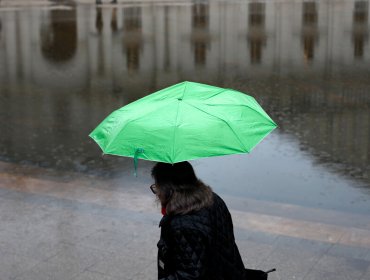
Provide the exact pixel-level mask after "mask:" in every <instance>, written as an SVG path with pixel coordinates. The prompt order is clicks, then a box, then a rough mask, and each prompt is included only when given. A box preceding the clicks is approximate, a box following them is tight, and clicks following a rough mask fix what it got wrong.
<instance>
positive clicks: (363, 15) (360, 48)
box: [352, 0, 369, 58]
mask: <svg viewBox="0 0 370 280" xmlns="http://www.w3.org/2000/svg"><path fill="white" fill-rule="evenodd" d="M368 14H369V3H368V1H364V0H360V1H356V2H355V3H354V11H353V27H352V43H353V49H354V57H355V58H362V57H363V56H364V46H365V44H366V43H367V41H368V22H369V21H368Z"/></svg>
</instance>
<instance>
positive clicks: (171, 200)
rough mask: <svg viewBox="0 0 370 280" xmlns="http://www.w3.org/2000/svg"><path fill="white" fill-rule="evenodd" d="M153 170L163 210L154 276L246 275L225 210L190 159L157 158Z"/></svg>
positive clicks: (230, 279) (215, 278)
mask: <svg viewBox="0 0 370 280" xmlns="http://www.w3.org/2000/svg"><path fill="white" fill-rule="evenodd" d="M152 176H153V178H154V180H155V184H153V185H152V186H150V188H151V190H152V191H153V193H155V194H156V196H157V198H158V200H159V202H160V203H161V206H162V214H163V218H162V220H161V222H160V225H159V226H160V227H161V237H160V240H159V242H158V279H160V280H185V279H186V280H187V279H192V280H206V279H207V280H221V279H224V280H242V279H246V278H245V277H246V276H245V269H244V265H243V262H242V259H241V257H240V254H239V250H238V247H237V246H236V244H235V239H234V230H233V223H232V220H231V215H230V213H229V210H228V209H227V207H226V205H225V203H224V201H223V200H222V199H221V198H220V197H219V196H218V195H217V194H215V193H213V192H212V189H211V188H210V187H209V186H206V185H205V184H203V182H202V181H200V180H199V179H198V178H197V177H196V175H195V173H194V170H193V168H192V166H191V165H190V163H189V162H180V163H175V164H173V165H172V164H167V163H157V164H156V165H155V166H154V167H153V169H152Z"/></svg>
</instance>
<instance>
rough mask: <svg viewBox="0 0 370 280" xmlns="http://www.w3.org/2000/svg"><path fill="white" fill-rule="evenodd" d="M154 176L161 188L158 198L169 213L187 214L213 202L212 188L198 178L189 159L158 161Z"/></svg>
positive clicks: (159, 188)
mask: <svg viewBox="0 0 370 280" xmlns="http://www.w3.org/2000/svg"><path fill="white" fill-rule="evenodd" d="M152 176H153V178H154V180H155V183H156V185H157V187H158V190H159V193H158V198H159V200H160V201H161V203H162V205H163V206H165V207H166V211H167V213H168V214H187V213H189V212H192V211H198V210H200V209H202V208H204V207H209V206H211V205H212V203H213V193H212V189H211V188H210V187H209V186H206V185H205V184H204V183H203V182H202V181H201V180H199V179H198V178H197V176H196V175H195V172H194V169H193V167H192V166H191V164H190V163H189V162H187V161H184V162H178V163H174V164H169V163H163V162H158V163H157V164H156V165H155V166H154V167H153V169H152Z"/></svg>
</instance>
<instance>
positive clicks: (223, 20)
mask: <svg viewBox="0 0 370 280" xmlns="http://www.w3.org/2000/svg"><path fill="white" fill-rule="evenodd" d="M298 1H299V0H297V1H296V2H298ZM341 3H342V2H341ZM319 5H320V6H319ZM335 5H337V6H335V9H337V10H335V11H338V13H332V11H333V10H334V9H333V7H334V4H331V2H330V3H329V2H328V3H327V4H321V2H314V1H308V2H307V1H303V0H302V1H301V4H299V5H298V4H295V5H291V3H290V4H287V3H285V2H281V3H280V2H279V4H276V3H274V1H266V2H263V1H252V2H249V3H248V5H246V4H245V2H238V3H234V2H233V3H231V2H222V3H221V2H218V1H209V2H207V1H198V0H197V1H194V2H193V5H191V6H187V5H181V6H171V5H159V6H156V7H155V8H153V6H135V5H131V6H130V7H126V6H122V7H117V6H112V7H95V6H94V5H76V8H75V9H72V10H67V11H66V10H52V11H39V10H36V9H32V11H29V10H27V11H22V12H19V11H11V12H10V11H6V12H5V11H2V12H1V14H0V16H1V21H2V25H1V29H0V36H1V37H0V39H1V41H0V43H1V48H0V59H1V62H2V64H1V66H0V98H1V102H0V109H1V113H2V116H5V117H4V118H0V124H1V127H2V129H3V130H2V133H0V151H1V154H0V157H5V158H9V159H10V160H14V161H21V160H24V159H26V160H29V161H36V162H42V161H48V162H49V164H50V165H56V166H58V167H59V166H68V164H66V162H68V160H69V162H70V164H71V165H73V166H77V167H76V168H77V169H78V168H80V167H81V166H83V165H84V164H85V162H86V161H87V159H86V158H82V159H80V158H77V157H78V156H81V157H83V156H82V155H88V154H90V155H91V154H94V152H96V153H98V151H97V149H96V146H95V145H91V146H89V144H88V140H87V137H86V135H87V134H88V133H89V130H90V129H92V128H93V126H94V125H96V123H99V122H100V121H101V119H102V118H104V116H106V115H107V114H108V113H109V112H110V111H112V108H116V107H117V106H118V105H117V104H119V105H121V104H122V105H123V104H127V102H130V101H134V100H136V99H137V98H139V97H142V96H143V95H144V94H145V93H149V92H152V91H154V90H157V89H159V88H162V87H164V86H167V85H169V84H172V83H175V82H179V81H182V80H194V81H199V82H205V83H209V84H215V85H220V86H225V87H231V88H238V89H240V90H243V91H246V92H251V93H258V94H257V95H256V97H257V99H258V100H259V101H260V100H262V101H263V103H264V104H263V105H268V106H266V108H271V109H269V113H270V114H271V115H272V116H273V118H274V119H276V120H277V121H278V122H279V126H280V129H279V131H280V132H281V133H287V134H289V135H294V137H297V138H298V140H299V141H300V143H302V146H304V147H303V148H306V149H308V148H309V149H312V150H314V151H318V152H317V154H318V158H319V159H320V158H325V159H328V161H332V162H340V163H344V164H348V165H350V166H352V167H355V168H359V169H361V170H362V171H363V172H364V173H366V172H367V173H366V174H368V176H369V177H370V169H368V168H367V166H369V164H370V152H369V151H370V138H369V137H370V132H369V129H370V125H369V123H370V116H369V107H370V100H369V94H368V93H369V91H370V85H369V82H368V73H369V65H370V50H369V48H367V47H366V46H367V45H366V44H367V40H368V25H369V20H368V10H369V5H368V1H352V2H351V3H347V2H346V4H340V3H337V4H335ZM319 8H320V13H319ZM321 11H322V12H321ZM291 15H294V16H291ZM327 15H330V17H328V16H327ZM343 15H346V17H345V19H348V18H349V20H344V19H343V18H344V17H343ZM246 22H248V24H245V23H246ZM319 23H320V24H319ZM40 27H41V29H40ZM297 27H298V30H297ZM300 27H302V29H299V28H300ZM320 28H323V30H321V29H320ZM40 30H41V31H40ZM77 30H78V32H77ZM333 30H335V32H333ZM346 30H347V31H350V32H346ZM320 31H322V32H320ZM330 32H332V33H330ZM327 33H329V34H327ZM267 34H271V36H269V37H267ZM297 34H298V36H297ZM319 34H320V44H318V39H319ZM211 35H212V36H211ZM246 35H247V38H246ZM144 38H145V40H144ZM188 38H190V40H189V39H188ZM240 38H242V40H240ZM211 39H212V40H211ZM267 39H268V40H267ZM144 43H145V44H144ZM211 43H212V48H211ZM343 44H347V45H344V46H343ZM247 45H248V49H249V51H250V52H249V53H246V52H245V50H246V49H247ZM353 51H354V53H353ZM302 53H303V54H304V57H305V59H302ZM354 54H355V55H354ZM248 56H250V59H248ZM241 58H242V59H241ZM312 59H314V60H315V63H314V64H313V63H312V64H309V65H306V64H305V62H306V61H310V60H312ZM50 61H52V62H64V63H63V67H61V65H60V64H57V63H50ZM144 61H145V63H144ZM67 62H68V63H67ZM344 62H345V63H344ZM225 65H226V67H225ZM229 65H231V66H230V68H227V67H229ZM342 65H345V67H341V66H342ZM199 66H201V67H199ZM231 67H233V68H232V69H235V71H224V68H227V69H231ZM276 69H279V71H276ZM247 72H248V75H249V74H250V75H249V76H248V75H246V73H247ZM127 73H129V74H130V75H127ZM219 73H222V74H219ZM326 74H327V75H326ZM251 75H253V76H252V78H250V76H251ZM325 75H326V76H325ZM324 76H325V78H323V77H324ZM272 78H273V79H272ZM51 93H53V94H51ZM55 93H60V94H55ZM41 99H42V100H41ZM67 107H68V108H69V110H65V109H64V108H67ZM12 116H19V118H18V119H17V118H12ZM280 116H282V117H281V118H280ZM46 120H47V121H46ZM15 128H16V129H15ZM19 131H21V132H22V135H23V134H24V135H27V137H28V136H29V138H30V139H33V140H32V141H31V140H30V144H32V145H33V146H34V149H33V150H32V151H30V149H28V148H27V147H25V145H24V141H20V140H19V139H20V135H19ZM40 131H41V132H40ZM56 131H62V133H59V134H58V132H56ZM34 134H35V135H36V136H32V135H34ZM4 135H7V136H6V137H5V136H4ZM297 135H298V136H297ZM57 136H58V137H57ZM59 136H60V137H59ZM32 137H33V138H32ZM66 138H68V141H67V140H65V139H66ZM45 139H49V140H50V141H48V142H45ZM59 146H60V147H61V148H60V149H59V148H58V149H56V148H55V147H59ZM76 147H77V148H76ZM76 149H79V150H78V151H76ZM3 151H4V152H3ZM68 151H70V153H69V152H68ZM73 152H74V153H73ZM312 154H315V153H314V152H312ZM322 154H327V155H329V156H327V157H322V156H321V155H322ZM71 155H72V156H71ZM74 156H75V158H74ZM74 161H76V164H75V162H74ZM71 162H73V163H71ZM96 162H97V161H95V163H91V168H92V169H94V168H97V167H96V165H94V164H96ZM368 182H370V179H368Z"/></svg>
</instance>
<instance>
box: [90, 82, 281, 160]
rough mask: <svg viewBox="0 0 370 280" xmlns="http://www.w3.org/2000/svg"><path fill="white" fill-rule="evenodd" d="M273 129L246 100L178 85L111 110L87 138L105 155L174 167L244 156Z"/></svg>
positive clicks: (223, 91)
mask: <svg viewBox="0 0 370 280" xmlns="http://www.w3.org/2000/svg"><path fill="white" fill-rule="evenodd" d="M276 126H277V125H276V124H275V122H274V121H273V120H272V119H271V118H270V117H269V116H268V115H267V114H266V112H265V111H264V110H263V109H262V108H261V106H260V105H259V104H258V103H257V101H256V100H255V99H254V98H253V97H251V96H248V95H246V94H244V93H241V92H238V91H235V90H232V89H224V88H219V87H215V86H210V85H205V84H200V83H193V82H182V83H179V84H175V85H173V86H170V87H168V88H165V89H162V90H160V91H157V92H155V93H153V94H150V95H148V96H146V97H143V98H141V99H139V100H137V101H135V102H132V103H130V104H128V105H126V106H124V107H122V108H120V109H118V110H116V111H114V112H113V113H111V114H110V115H109V116H108V117H107V118H106V119H105V120H104V121H103V122H102V123H100V124H99V125H98V126H97V127H96V128H95V129H94V131H93V132H92V133H91V134H90V135H89V136H90V137H91V138H92V139H94V140H95V141H96V143H98V145H99V146H100V148H101V149H102V150H103V152H104V153H105V154H110V155H118V156H127V157H133V158H135V162H136V161H137V159H138V158H140V159H145V160H152V161H160V162H167V163H176V162H180V161H186V160H192V159H197V158H204V157H212V156H220V155H228V154H241V153H249V152H250V151H251V150H252V149H253V147H255V146H256V145H257V144H258V143H259V142H260V141H261V140H262V139H263V138H264V137H265V136H267V135H268V134H269V133H270V132H271V131H272V130H273V129H274V128H276ZM135 166H136V164H135Z"/></svg>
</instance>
